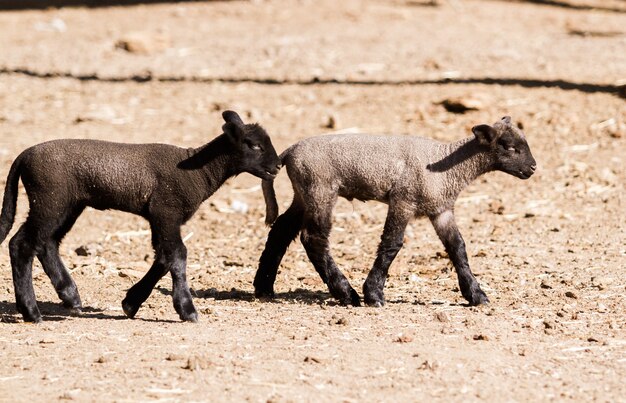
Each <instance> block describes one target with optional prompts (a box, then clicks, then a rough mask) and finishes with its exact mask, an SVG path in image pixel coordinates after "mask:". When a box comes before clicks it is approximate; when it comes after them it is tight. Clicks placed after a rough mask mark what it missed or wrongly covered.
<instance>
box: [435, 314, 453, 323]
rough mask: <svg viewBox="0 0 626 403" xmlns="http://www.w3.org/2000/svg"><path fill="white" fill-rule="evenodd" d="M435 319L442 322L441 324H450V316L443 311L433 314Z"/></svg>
mask: <svg viewBox="0 0 626 403" xmlns="http://www.w3.org/2000/svg"><path fill="white" fill-rule="evenodd" d="M435 319H437V320H438V321H439V322H443V323H449V322H450V316H448V314H447V313H445V312H444V311H439V312H436V313H435Z"/></svg>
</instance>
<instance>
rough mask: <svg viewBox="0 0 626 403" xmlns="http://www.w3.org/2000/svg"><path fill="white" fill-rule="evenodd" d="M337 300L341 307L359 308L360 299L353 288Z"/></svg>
mask: <svg viewBox="0 0 626 403" xmlns="http://www.w3.org/2000/svg"><path fill="white" fill-rule="evenodd" d="M331 294H332V293H331ZM337 300H338V301H339V303H340V304H341V305H343V306H349V305H352V306H361V297H359V294H357V292H356V291H355V290H354V288H350V291H349V293H348V295H346V296H343V297H341V298H337Z"/></svg>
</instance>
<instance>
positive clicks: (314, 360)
mask: <svg viewBox="0 0 626 403" xmlns="http://www.w3.org/2000/svg"><path fill="white" fill-rule="evenodd" d="M322 361H323V360H322V359H320V358H317V357H311V356H308V355H307V356H306V357H304V362H314V363H316V364H321V363H322Z"/></svg>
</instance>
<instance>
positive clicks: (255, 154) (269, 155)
mask: <svg viewBox="0 0 626 403" xmlns="http://www.w3.org/2000/svg"><path fill="white" fill-rule="evenodd" d="M222 117H223V118H224V120H225V121H226V123H224V125H223V126H222V130H224V133H225V134H226V135H227V136H228V138H229V139H230V141H231V143H232V144H233V145H234V146H235V147H236V150H237V157H238V161H237V163H238V168H239V169H240V170H241V171H242V172H248V173H251V174H252V175H254V176H258V177H259V178H261V179H274V178H275V177H276V175H278V171H279V170H280V168H281V166H282V165H281V162H280V158H278V155H276V150H275V149H274V146H273V145H272V141H271V140H270V137H269V136H268V134H267V133H266V132H265V130H264V129H263V128H262V127H261V126H260V125H258V124H256V123H255V124H245V123H243V121H242V120H241V118H240V117H239V115H238V114H237V113H236V112H233V111H224V112H223V113H222Z"/></svg>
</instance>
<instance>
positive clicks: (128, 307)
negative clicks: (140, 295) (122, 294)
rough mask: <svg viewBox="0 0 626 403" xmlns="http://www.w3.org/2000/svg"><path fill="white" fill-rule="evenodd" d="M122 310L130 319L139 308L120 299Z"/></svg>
mask: <svg viewBox="0 0 626 403" xmlns="http://www.w3.org/2000/svg"><path fill="white" fill-rule="evenodd" d="M122 310H123V311H124V314H125V315H126V316H128V317H129V318H130V319H133V318H134V317H135V315H136V314H137V311H138V310H139V307H138V306H134V305H132V304H131V303H130V302H128V301H126V300H124V301H122Z"/></svg>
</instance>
